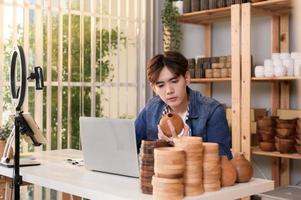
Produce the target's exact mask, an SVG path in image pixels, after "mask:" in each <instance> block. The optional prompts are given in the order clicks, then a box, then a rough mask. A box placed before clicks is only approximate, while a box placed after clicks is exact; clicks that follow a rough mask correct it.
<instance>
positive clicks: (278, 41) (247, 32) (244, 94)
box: [178, 0, 301, 186]
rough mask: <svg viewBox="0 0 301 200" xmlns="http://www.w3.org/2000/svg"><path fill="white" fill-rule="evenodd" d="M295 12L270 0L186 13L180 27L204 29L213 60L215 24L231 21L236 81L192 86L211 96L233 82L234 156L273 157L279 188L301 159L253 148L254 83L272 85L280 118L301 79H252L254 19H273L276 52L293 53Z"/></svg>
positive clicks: (282, 0) (280, 0) (282, 1)
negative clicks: (292, 14) (291, 38)
mask: <svg viewBox="0 0 301 200" xmlns="http://www.w3.org/2000/svg"><path fill="white" fill-rule="evenodd" d="M291 10H292V1H291V0H266V1H262V2H257V3H244V4H235V5H232V6H231V7H225V8H218V9H212V10H205V11H199V12H193V13H186V14H183V15H181V16H180V17H179V18H178V22H180V23H188V24H196V25H203V26H204V28H205V34H204V35H205V37H204V47H205V48H204V49H205V56H208V57H209V56H211V24H212V23H215V22H220V21H229V20H231V55H232V78H226V79H203V78H201V79H192V83H201V84H205V86H206V91H205V95H209V96H210V95H211V84H212V83H214V82H226V81H229V82H231V96H232V122H233V124H232V147H233V148H232V150H233V153H236V152H239V151H243V152H244V153H245V155H246V157H247V158H248V159H250V158H251V153H252V154H254V155H263V156H270V157H272V158H273V159H272V160H273V161H272V178H273V180H275V185H276V186H278V185H286V184H288V183H289V159H300V156H298V155H297V154H280V153H277V152H263V151H261V150H259V149H258V148H256V147H254V148H253V147H252V148H251V126H245V125H247V124H249V125H250V107H251V100H250V99H251V83H252V82H267V83H269V84H272V91H271V96H272V97H271V105H272V106H271V107H272V115H276V114H277V109H279V108H281V109H289V100H290V95H289V89H290V82H291V81H294V80H301V77H273V78H266V77H264V78H256V77H251V16H261V15H269V16H272V20H271V27H272V31H271V37H272V47H271V48H272V52H289V14H290V12H291ZM242 33H243V34H242ZM240 37H241V38H240ZM240 55H242V57H240ZM241 102H243V104H241ZM241 124H244V126H241Z"/></svg>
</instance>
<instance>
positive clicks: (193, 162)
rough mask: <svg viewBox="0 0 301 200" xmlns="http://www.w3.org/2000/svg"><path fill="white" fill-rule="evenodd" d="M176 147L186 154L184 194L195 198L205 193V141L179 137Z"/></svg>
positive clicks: (196, 138)
mask: <svg viewBox="0 0 301 200" xmlns="http://www.w3.org/2000/svg"><path fill="white" fill-rule="evenodd" d="M173 141H174V144H175V147H178V148H181V149H183V150H184V151H185V154H186V167H185V172H184V194H185V196H195V195H200V194H202V193H204V189H203V180H202V179H203V176H202V174H203V170H202V168H203V141H202V138H200V137H179V138H175V139H174V140H173Z"/></svg>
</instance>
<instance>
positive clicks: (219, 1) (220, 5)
mask: <svg viewBox="0 0 301 200" xmlns="http://www.w3.org/2000/svg"><path fill="white" fill-rule="evenodd" d="M225 6H226V0H217V2H216V7H217V8H223V7H225Z"/></svg>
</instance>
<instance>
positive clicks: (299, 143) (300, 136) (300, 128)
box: [295, 118, 301, 154]
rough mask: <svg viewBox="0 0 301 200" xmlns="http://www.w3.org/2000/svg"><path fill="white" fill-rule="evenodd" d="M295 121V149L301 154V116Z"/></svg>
mask: <svg viewBox="0 0 301 200" xmlns="http://www.w3.org/2000/svg"><path fill="white" fill-rule="evenodd" d="M296 121H297V123H296V145H295V147H296V150H297V152H298V153H299V154H301V118H298V119H297V120H296Z"/></svg>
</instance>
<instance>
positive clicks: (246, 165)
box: [231, 153, 253, 183]
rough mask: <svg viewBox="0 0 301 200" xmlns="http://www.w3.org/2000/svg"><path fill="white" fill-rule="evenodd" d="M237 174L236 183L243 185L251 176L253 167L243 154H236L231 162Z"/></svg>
mask: <svg viewBox="0 0 301 200" xmlns="http://www.w3.org/2000/svg"><path fill="white" fill-rule="evenodd" d="M231 162H232V164H233V165H234V167H235V169H236V173H237V179H236V182H238V183H244V182H248V181H249V180H250V179H251V178H252V176H253V167H252V164H251V163H250V161H248V160H247V159H246V158H245V156H244V154H243V153H238V154H236V155H235V156H234V158H233V159H232V160H231Z"/></svg>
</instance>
